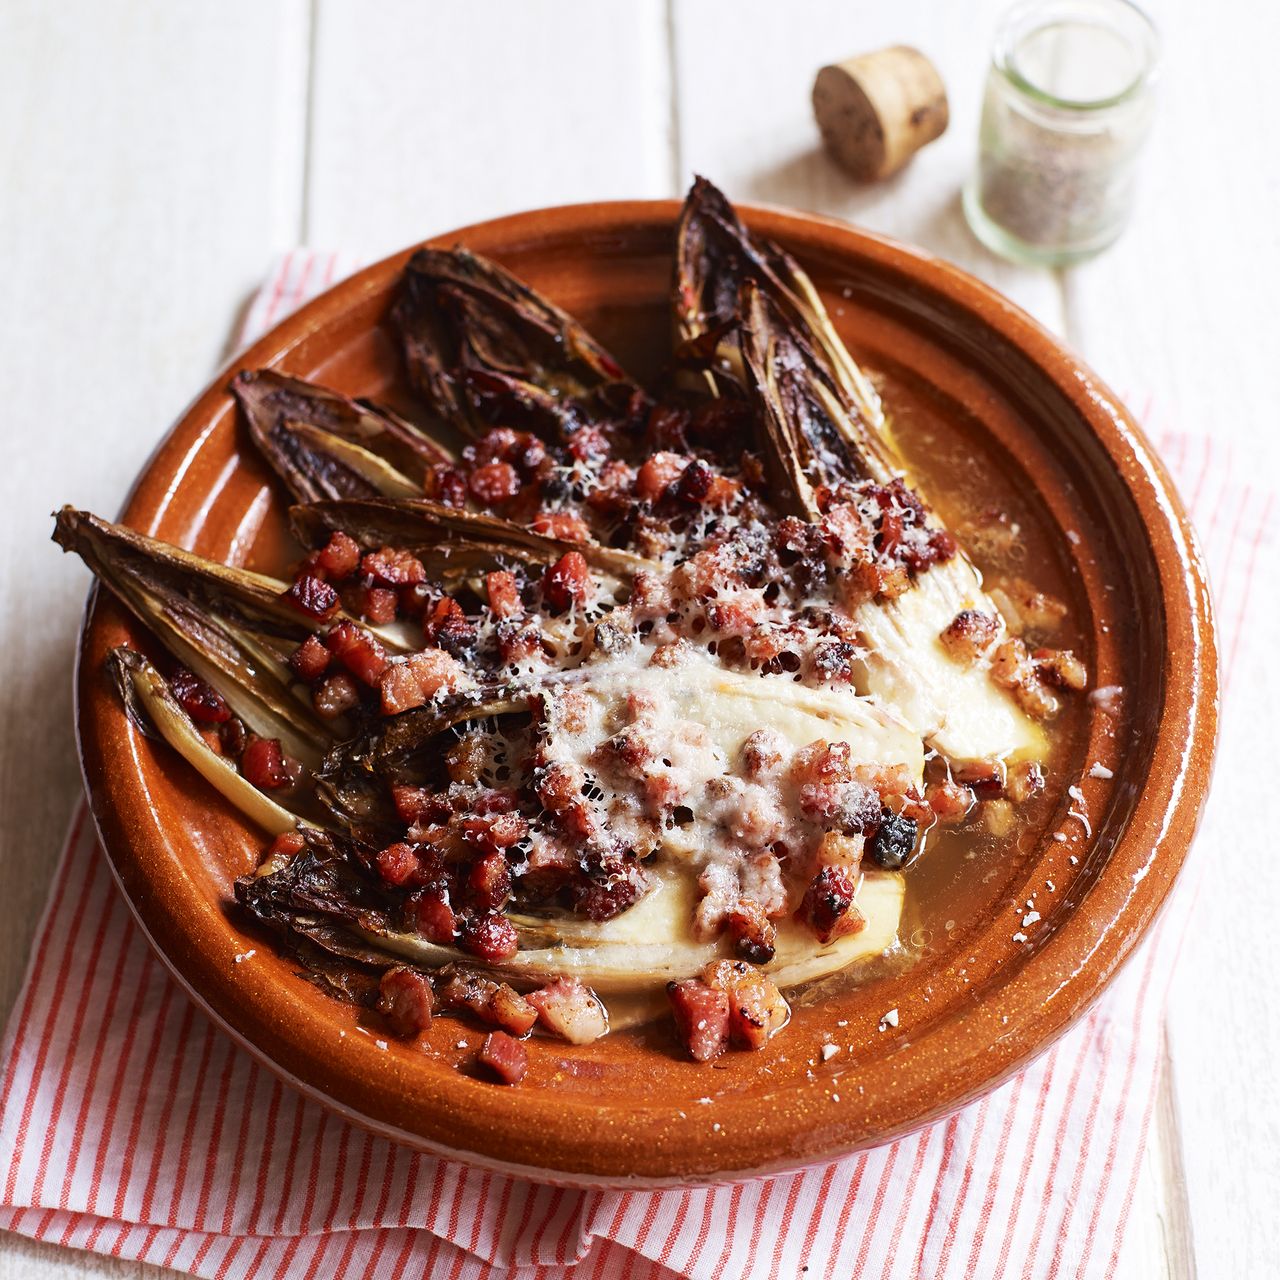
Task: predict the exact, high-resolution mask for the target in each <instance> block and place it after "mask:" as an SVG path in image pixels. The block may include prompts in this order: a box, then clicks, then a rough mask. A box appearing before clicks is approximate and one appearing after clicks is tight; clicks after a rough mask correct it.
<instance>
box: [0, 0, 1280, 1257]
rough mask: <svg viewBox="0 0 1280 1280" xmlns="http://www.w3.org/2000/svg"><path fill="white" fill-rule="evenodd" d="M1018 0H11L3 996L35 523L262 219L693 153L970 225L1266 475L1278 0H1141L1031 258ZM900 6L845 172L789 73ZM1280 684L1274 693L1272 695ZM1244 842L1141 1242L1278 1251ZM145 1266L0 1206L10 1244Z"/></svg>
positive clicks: (664, 173)
mask: <svg viewBox="0 0 1280 1280" xmlns="http://www.w3.org/2000/svg"><path fill="white" fill-rule="evenodd" d="M1002 5H1003V0H981V3H957V2H956V0H897V2H896V3H894V4H884V3H873V0H859V2H853V0H844V2H843V3H836V2H834V0H833V2H829V3H828V2H822V3H819V2H816V0H813V2H809V0H791V2H790V3H786V4H782V3H778V0H737V2H736V3H734V4H732V5H730V4H729V3H727V2H726V0H721V3H713V0H669V3H667V4H666V5H665V6H664V5H663V4H662V3H660V2H659V0H641V2H633V3H626V4H623V3H614V4H608V3H602V2H601V0H595V2H594V3H592V0H571V2H570V0H558V2H556V3H552V2H551V0H524V2H523V3H520V4H516V3H511V4H500V3H488V2H485V0H465V2H464V0H458V2H457V3H452V4H444V3H436V4H427V3H419V4H415V3H411V2H410V0H383V2H382V3H380V4H377V5H373V4H368V3H357V0H311V2H310V3H306V0H275V2H265V0H221V3H219V4H217V5H198V4H195V3H193V2H186V0H117V2H107V0H97V2H90V0H80V2H79V3H74V2H72V0H67V2H66V3H63V4H49V3H42V2H41V0H8V2H7V3H6V4H4V5H3V6H0V246H3V249H2V250H0V253H2V254H3V259H2V260H3V264H4V271H3V281H4V283H3V287H2V288H0V388H2V389H3V393H4V416H3V426H2V427H0V432H2V434H3V440H4V443H5V445H6V453H7V458H8V461H7V463H6V465H5V466H4V467H3V468H0V600H3V613H2V614H0V617H2V618H3V622H2V623H0V626H2V627H3V631H2V632H0V654H3V659H4V672H5V675H4V678H3V679H2V680H0V723H3V725H4V726H5V728H4V732H3V737H2V739H0V850H2V851H3V853H2V854H0V1018H2V1017H3V1016H5V1015H6V1014H7V1012H8V1010H9V1008H10V1007H11V1005H12V1003H13V999H14V996H15V994H16V992H17V989H18V986H19V983H20V981H21V977H22V972H23V969H24V966H25V963H26V958H27V953H28V950H29V946H30V941H31V936H32V932H33V930H34V927H35V922H36V919H37V916H38V914H39V910H40V907H41V905H42V903H43V901H44V897H45V892H46V887H47V881H48V878H49V874H50V871H51V862H50V860H51V858H52V856H53V854H54V852H55V850H56V848H57V846H58V842H59V840H60V838H61V834H62V828H63V824H64V822H65V820H66V817H67V815H68V813H69V812H70V809H71V806H72V803H73V799H74V797H75V795H76V792H77V789H78V787H79V777H78V774H77V771H76V765H75V754H74V747H73V742H72V726H71V706H70V671H71V661H72V652H73V645H74V640H75V630H76V624H77V620H78V615H79V611H80V607H81V603H82V601H83V596H84V591H85V588H86V586H87V578H86V576H85V575H84V574H83V573H82V572H81V571H80V570H79V569H78V568H77V566H76V565H74V564H73V563H72V562H71V561H69V560H62V559H61V558H60V557H59V556H58V554H57V553H56V551H55V550H54V548H53V547H52V546H51V545H50V544H49V543H48V541H47V539H48V535H49V530H50V521H49V519H48V513H49V512H50V511H51V510H52V509H53V508H54V507H55V506H57V505H59V504H60V503H62V502H64V501H72V502H75V503H76V504H77V505H81V506H87V507H90V508H92V509H94V510H97V511H102V512H107V513H110V512H113V511H115V510H116V509H117V508H118V507H119V504H120V501H121V498H122V495H123V494H124V493H125V491H126V488H127V486H128V483H129V481H130V479H131V477H132V476H133V475H134V473H135V472H136V471H137V470H138V468H139V467H140V466H141V464H142V463H143V461H144V460H145V458H146V456H147V454H148V453H149V451H150V450H151V448H152V446H153V445H154V444H155V442H156V440H157V439H158V438H159V436H160V434H161V433H162V431H163V430H164V429H165V428H166V427H167V426H168V424H169V423H170V422H171V421H172V420H173V419H174V417H175V416H176V415H177V414H178V412H179V411H180V410H181V409H182V408H183V406H184V404H185V402H186V400H187V399H188V397H189V396H190V395H191V394H192V393H193V392H194V391H195V390H197V389H198V388H199V387H200V386H201V385H202V384H203V383H204V382H205V381H206V380H207V378H208V377H209V375H210V373H211V372H212V371H213V369H214V367H215V366H216V365H217V364H219V363H220V362H221V360H222V359H223V358H224V357H225V356H226V355H228V354H229V352H228V349H227V348H228V335H229V334H230V332H231V330H232V328H233V326H234V325H235V323H236V321H237V318H238V317H239V316H240V314H241V312H242V311H243V308H244V306H245V304H246V302H247V300H248V299H249V297H250V295H251V293H252V291H253V289H254V286H255V284H256V283H257V282H258V281H259V279H260V278H261V276H262V275H263V273H264V271H265V270H266V269H267V267H268V265H269V263H270V261H271V259H272V256H273V254H274V253H275V252H277V251H279V250H280V249H283V248H286V247H288V246H291V245H294V244H298V243H307V244H310V245H314V246H320V247H325V248H340V249H345V250H348V251H351V252H355V253H359V254H361V255H363V256H365V257H373V256H376V255H379V254H382V253H384V252H388V251H390V250H392V249H395V248H398V247H399V246H401V245H402V244H405V243H408V242H410V241H413V240H417V239H420V238H422V237H424V236H426V235H429V234H433V233H436V232H439V231H443V230H446V229H448V228H450V227H452V226H457V225H460V224H462V223H465V222H468V221H472V220H476V219H480V218H485V217H489V216H492V215H495V214H500V213H505V212H509V211H512V210H515V209H518V208H522V207H530V206H535V205H540V204H552V203H562V202H567V201H574V200H586V199H595V198H608V197H621V196H673V195H676V194H678V193H680V192H681V191H682V190H683V189H684V187H685V186H686V184H687V182H688V179H689V177H690V175H691V174H692V173H693V172H694V171H695V170H696V171H699V172H702V173H705V174H707V175H708V176H710V177H712V178H713V179H714V180H715V181H716V182H718V183H719V184H721V185H722V186H723V187H724V188H725V189H726V190H727V191H728V193H729V194H730V195H731V196H732V197H734V198H736V199H741V200H747V201H774V202H778V203H785V204H791V205H796V206H799V207H801V208H809V209H817V210H820V211H822V212H825V213H831V214H837V215H840V216H843V217H848V218H850V219H852V220H854V221H857V222H861V223H863V224H865V225H867V226H870V227H873V228H875V229H877V230H883V231H886V232H889V233H891V234H893V235H895V236H898V237H900V238H903V239H906V240H910V241H914V242H916V243H918V244H921V245H923V246H925V247H926V248H928V249H931V250H933V251H935V252H937V253H939V254H941V255H943V256H945V257H948V258H950V259H952V260H954V261H956V262H959V263H960V264H961V265H963V266H965V267H967V268H968V269H969V270H971V271H974V272H976V273H977V274H978V275H980V276H982V277H983V278H984V279H986V280H988V281H990V282H991V283H993V284H994V285H996V286H997V287H999V288H1001V289H1003V290H1004V291H1005V292H1007V293H1008V294H1010V295H1011V296H1012V297H1013V298H1014V299H1016V300H1017V301H1018V302H1020V303H1021V304H1022V305H1023V306H1025V307H1027V308H1028V309H1029V310H1030V311H1032V312H1033V313H1034V314H1035V315H1036V316H1038V317H1039V318H1040V319H1041V320H1042V321H1044V322H1045V323H1046V324H1047V325H1049V326H1050V327H1051V328H1052V329H1054V330H1056V331H1058V332H1059V333H1062V334H1064V335H1065V336H1066V337H1067V338H1068V340H1069V341H1070V342H1071V343H1072V344H1074V345H1075V346H1076V347H1077V348H1078V349H1080V350H1081V351H1082V352H1083V353H1084V355H1085V356H1086V357H1087V358H1088V359H1089V360H1090V361H1091V362H1092V363H1093V364H1094V365H1095V367H1097V368H1098V369H1099V370H1100V371H1101V372H1102V374H1103V375H1104V376H1106V377H1107V378H1108V379H1109V380H1111V381H1112V382H1113V384H1114V385H1116V386H1118V387H1129V388H1141V389H1143V390H1155V391H1157V392H1158V393H1159V395H1160V396H1161V398H1162V400H1163V402H1164V403H1165V404H1166V405H1167V406H1168V407H1169V408H1170V409H1171V410H1172V411H1173V412H1174V416H1175V417H1176V420H1177V422H1178V424H1179V425H1180V426H1182V427H1183V428H1184V429H1188V430H1203V429H1205V428H1209V429H1211V430H1213V431H1215V432H1220V433H1222V434H1223V435H1228V436H1230V437H1231V438H1232V439H1233V440H1234V441H1235V442H1236V445H1237V447H1239V448H1240V449H1241V450H1248V451H1251V452H1250V456H1251V457H1256V458H1257V459H1258V464H1257V465H1258V468H1259V473H1260V474H1261V473H1263V472H1266V473H1269V474H1270V475H1271V476H1272V477H1273V479H1274V477H1275V476H1276V474H1277V469H1276V456H1277V455H1276V450H1275V447H1274V441H1273V440H1272V439H1271V436H1272V435H1273V434H1274V422H1275V420H1276V416H1277V410H1276V407H1275V404H1276V393H1275V389H1274V388H1275V378H1274V370H1275V366H1276V363H1277V349H1276V340H1277V337H1280V332H1278V326H1277V323H1276V320H1275V316H1276V310H1277V308H1276V300H1275V297H1274V294H1275V290H1276V286H1277V285H1278V284H1280V234H1278V233H1277V229H1276V228H1277V217H1278V215H1280V144H1277V142H1276V139H1275V135H1274V108H1273V104H1272V99H1273V97H1274V82H1275V70H1274V65H1275V64H1274V48H1275V43H1276V39H1277V37H1280V19H1277V17H1276V13H1275V10H1274V9H1273V8H1272V7H1270V6H1267V7H1263V6H1261V5H1250V4H1246V2H1245V0H1232V3H1225V2H1222V0H1220V2H1219V3H1217V4H1214V5H1205V4H1198V3H1193V0H1185V2H1184V3H1182V4H1177V5H1175V4H1174V3H1172V0H1166V3H1163V4H1159V5H1157V16H1158V17H1159V18H1160V20H1161V22H1162V25H1163V28H1164V31H1165V34H1166V63H1165V77H1164V94H1163V102H1162V106H1161V110H1160V114H1159V122H1158V126H1157V130H1156V134H1155V136H1154V138H1153V140H1152V143H1151V145H1150V148H1149V154H1148V156H1147V164H1146V167H1145V176H1144V181H1143V184H1142V203H1141V207H1140V210H1139V213H1138V216H1137V219H1136V221H1135V224H1134V226H1133V227H1132V228H1131V230H1130V231H1129V233H1128V234H1127V236H1126V237H1125V238H1124V240H1123V241H1122V242H1121V243H1120V244H1119V245H1118V246H1117V247H1116V248H1115V249H1114V250H1113V251H1111V252H1110V253H1108V254H1106V255H1105V256H1104V257H1103V258H1101V259H1100V260H1098V261H1096V262H1094V263H1092V264H1090V265H1088V266H1085V267H1082V268H1077V269H1074V270H1071V271H1047V270H1037V271H1031V270H1022V269H1018V268H1014V267H1011V266H1009V265H1007V264H1004V263H1001V262H999V261H997V260H996V259H994V258H993V257H991V256H990V255H989V254H987V253H986V252H985V251H983V250H982V249H981V248H980V247H979V246H978V245H977V243H976V242H975V241H974V240H973V238H972V237H971V236H970V235H969V233H968V231H967V230H966V228H965V226H964V223H963V220H962V217H961V214H960V210H959V188H960V184H961V181H962V179H963V177H964V175H965V173H966V171H967V169H968V167H969V165H970V163H971V161H972V157H973V153H974V147H975V136H976V124H977V111H978V103H979V94H980V87H981V82H982V78H983V74H984V67H985V62H986V56H987V51H988V48H989V46H990V40H991V34H992V32H993V30H994V26H995V22H996V18H997V15H998V13H999V11H1000V9H1001V8H1002ZM898 42H905V43H911V44H915V45H917V46H919V47H920V48H922V49H923V50H925V51H926V52H927V53H928V54H929V55H930V56H931V57H933V58H934V60H935V61H936V62H937V63H938V65H939V67H940V69H941V71H942V73H943V76H944V78H945V80H946V82H947V84H948V86H949V89H950V93H951V101H952V124H951V127H950V130H949V131H948V133H947V134H946V136H945V137H944V138H943V139H942V140H940V141H939V142H938V143H937V144H935V145H934V146H933V147H931V148H930V149H929V150H928V151H927V152H925V153H923V154H922V155H921V156H920V157H919V158H918V159H917V161H916V162H915V163H914V164H913V165H912V166H911V168H910V169H909V170H908V171H907V172H906V173H904V174H903V175H901V176H900V177H899V178H898V179H896V180H894V181H892V182H890V183H888V184H887V185H882V186H878V187H873V188H869V189H860V188H857V187H855V186H853V185H852V184H851V183H850V182H848V181H847V180H846V179H845V178H843V177H842V176H841V175H840V174H839V173H838V172H836V171H835V170H834V169H832V168H831V167H830V165H829V164H828V163H827V161H826V160H825V159H824V158H823V156H822V155H821V153H820V152H819V151H818V150H817V147H816V141H817V140H816V133H815V130H814V128H813V125H812V121H811V118H810V114H809V106H808V93H809V86H810V83H811V80H812V76H813V73H814V71H815V70H816V69H817V67H818V66H820V65H821V64H822V63H823V62H826V61H830V60H833V59H836V58H840V57H844V56H847V55H849V54H852V53H855V52H860V51H863V50H866V49H871V48H876V47H878V46H880V45H884V44H889V43H898ZM1272 589H1274V578H1273V579H1272ZM1275 693H1276V691H1275V688H1274V684H1273V686H1272V687H1271V689H1270V690H1269V691H1268V690H1265V689H1264V690H1262V691H1261V693H1260V696H1261V697H1269V698H1270V707H1271V709H1272V710H1273V711H1274V710H1276V709H1277V702H1276V696H1275ZM1265 710H1266V708H1265V706H1264V707H1261V708H1260V714H1262V713H1265ZM1253 844H1254V847H1253V848H1252V849H1242V850H1240V851H1239V852H1238V859H1237V861H1236V862H1235V863H1234V865H1233V866H1232V867H1231V868H1230V869H1229V872H1228V874H1229V875H1230V877H1231V879H1230V881H1228V880H1227V879H1226V878H1225V877H1224V878H1223V879H1222V880H1221V881H1217V883H1220V884H1222V885H1224V886H1228V885H1229V886H1230V889H1231V892H1230V893H1216V892H1214V891H1213V890H1212V887H1211V890H1210V892H1208V893H1207V894H1206V895H1205V898H1204V901H1203V903H1202V906H1201V908H1200V912H1201V917H1200V919H1198V921H1197V927H1196V929H1195V932H1194V936H1193V937H1192V938H1191V940H1190V942H1189V943H1188V946H1187V949H1186V951H1185V953H1184V957H1183V961H1182V965H1181V969H1180V972H1179V976H1178V978H1177V981H1176V984H1175V988H1174V996H1173V1003H1172V1008H1171V1010H1170V1018H1169V1035H1168V1042H1169V1045H1170V1055H1169V1056H1170V1060H1171V1064H1172V1070H1171V1071H1167V1072H1166V1079H1165V1090H1164V1105H1163V1106H1162V1107H1161V1108H1160V1113H1159V1124H1158V1131H1157V1141H1156V1142H1155V1143H1153V1145H1152V1150H1151V1154H1150V1157H1149V1159H1148V1162H1147V1164H1148V1167H1147V1170H1146V1173H1145V1175H1144V1177H1143V1179H1142V1186H1141V1191H1140V1203H1139V1204H1138V1205H1136V1206H1135V1211H1134V1218H1133V1221H1134V1226H1133V1229H1132V1230H1131V1233H1130V1236H1131V1238H1130V1240H1129V1243H1128V1246H1127V1248H1126V1252H1125V1256H1124V1259H1123V1262H1122V1266H1121V1270H1120V1274H1121V1275H1122V1276H1124V1277H1131V1276H1132V1277H1148V1276H1150V1277H1156V1276H1159V1277H1164V1276H1167V1275H1172V1276H1177V1277H1184V1276H1189V1275H1192V1274H1194V1273H1195V1269H1196V1265H1197V1264H1198V1268H1199V1274H1200V1275H1202V1276H1204V1277H1217V1276H1231V1277H1241V1276H1246V1275H1249V1276H1272V1275H1275V1274H1276V1273H1277V1268H1280V1214H1278V1213H1277V1208H1278V1207H1280V1091H1278V1090H1277V1087H1276V1084H1275V1081H1276V1078H1277V1049H1280V1033H1278V1032H1277V1028H1276V1026H1275V1022H1274V1003H1275V997H1274V991H1275V978H1274V974H1275V968H1274V958H1273V957H1274V943H1273V941H1272V935H1273V932H1274V921H1275V920H1276V918H1277V914H1278V913H1277V907H1280V859H1277V858H1276V856H1275V854H1274V851H1273V849H1272V848H1271V847H1270V842H1269V841H1268V839H1267V837H1266V836H1265V835H1262V836H1261V837H1259V836H1258V835H1255V836H1254V838H1253ZM1245 899H1247V900H1248V905H1249V907H1250V910H1249V914H1248V917H1247V918H1248V922H1249V927H1248V928H1247V929H1246V930H1245V933H1244V935H1243V936H1240V933H1239V930H1240V921H1241V916H1240V910H1241V905H1242V901H1243V900H1245ZM1268 1001H1270V1002H1271V1005H1272V1013H1271V1015H1270V1018H1271V1021H1270V1022H1268V1020H1267V1019H1268V1015H1267V1014H1266V1013H1265V1012H1260V1011H1265V1010H1266V1008H1267V1004H1268ZM1192 1242H1194V1244H1193V1243H1192ZM152 1270H153V1269H152V1268H149V1267H143V1266H138V1265H133V1264H123V1263H111V1262H109V1261H104V1260H101V1259H98V1258H95V1257H92V1256H89V1255H84V1254H73V1253H69V1252H64V1251H61V1250H57V1249H54V1248H51V1247H46V1246H36V1245H33V1244H31V1243H29V1242H27V1241H24V1240H20V1239H17V1238H15V1237H13V1236H0V1280H9V1278H10V1277H19V1276H21V1277H53V1276H71V1275H94V1276H97V1275H102V1276H106V1275H111V1276H135V1275H142V1274H144V1273H147V1272H151V1271H152Z"/></svg>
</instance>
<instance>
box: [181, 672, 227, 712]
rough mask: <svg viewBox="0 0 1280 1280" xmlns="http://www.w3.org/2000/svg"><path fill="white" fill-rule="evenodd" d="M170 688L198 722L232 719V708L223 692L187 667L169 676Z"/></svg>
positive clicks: (184, 708)
mask: <svg viewBox="0 0 1280 1280" xmlns="http://www.w3.org/2000/svg"><path fill="white" fill-rule="evenodd" d="M169 688H170V690H171V691H172V693H173V696H174V697H175V698H177V700H178V702H179V704H180V705H181V707H182V709H183V711H185V712H186V713H187V715H189V716H190V717H191V718H192V720H194V721H195V722H196V724H225V723H226V722H227V721H228V720H230V719H231V708H230V707H229V706H227V703H226V699H225V698H223V696H222V694H220V693H219V692H218V691H217V689H215V688H214V687H213V686H212V685H211V684H207V683H205V681H203V680H201V679H200V677H199V676H198V675H196V674H195V672H193V671H188V670H187V669H186V667H179V668H178V669H177V670H176V671H175V672H174V673H173V675H171V676H170V677H169Z"/></svg>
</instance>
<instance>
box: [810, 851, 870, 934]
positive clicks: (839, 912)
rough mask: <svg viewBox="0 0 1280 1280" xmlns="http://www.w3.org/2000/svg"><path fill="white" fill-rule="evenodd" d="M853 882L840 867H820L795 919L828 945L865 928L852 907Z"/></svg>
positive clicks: (865, 920) (860, 914) (864, 920)
mask: <svg viewBox="0 0 1280 1280" xmlns="http://www.w3.org/2000/svg"><path fill="white" fill-rule="evenodd" d="M853 897H854V882H853V881H852V880H851V879H850V878H849V875H848V873H847V872H846V871H844V869H843V868H841V867H823V868H822V869H821V870H820V871H819V872H818V874H817V875H815V876H814V877H813V879H812V881H810V883H809V887H808V889H806V890H805V894H804V900H803V901H802V902H801V904H800V910H799V911H798V912H797V913H796V915H797V917H798V918H799V919H800V920H802V921H804V923H805V924H807V925H808V926H809V928H810V929H812V930H813V932H814V933H815V934H816V935H817V938H818V941H819V942H830V941H831V940H832V939H833V938H840V937H843V936H844V935H845V934H847V933H858V932H859V931H860V930H862V929H864V928H865V927H866V923H867V918H866V916H864V915H863V914H862V912H861V911H859V910H858V908H857V907H856V906H854V903H853Z"/></svg>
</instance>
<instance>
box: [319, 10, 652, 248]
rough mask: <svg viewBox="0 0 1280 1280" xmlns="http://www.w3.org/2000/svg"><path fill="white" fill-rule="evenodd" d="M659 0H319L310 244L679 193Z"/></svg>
mask: <svg viewBox="0 0 1280 1280" xmlns="http://www.w3.org/2000/svg"><path fill="white" fill-rule="evenodd" d="M667 70H668V59H667V49H666V25H665V17H664V11H663V9H662V6H661V4H660V3H659V0H641V2H640V3H636V4H629V5H625V6H622V5H618V6H610V5H600V4H596V3H592V0H572V2H571V3H564V2H563V0H526V3H522V4H519V5H495V4H491V3H489V4H486V3H472V4H467V5H449V6H445V5H422V4H417V3H414V2H413V0H393V2H391V3H382V4H379V5H376V6H372V5H365V4H356V3H352V2H351V0H320V4H319V7H318V14H317V24H316V32H315V69H314V73H313V87H312V103H313V116H312V125H311V135H310V158H309V163H308V186H307V219H306V228H307V238H308V240H309V241H310V243H312V244H315V245H319V246H323V247H331V246H333V247H339V248H343V249H347V250H350V251H353V252H359V253H361V254H363V255H365V256H369V257H371V256H375V255H380V254H383V253H389V252H391V251H392V250H394V249H398V248H400V247H401V246H403V245H405V244H409V243H412V242H413V241H415V240H421V239H423V238H425V237H426V236H428V235H432V234H435V233H437V232H440V231H446V230H448V229H449V228H451V227H455V226H461V225H462V224H464V223H467V222H472V221H476V220H478V219H482V218H489V217H494V216H496V215H498V214H503V213H510V212H513V211H515V210H518V209H523V208H533V207H536V206H538V205H548V204H566V203H570V202H573V201H578V200H596V199H617V198H624V197H648V196H661V195H667V194H669V193H670V190H671V187H672V166H671V161H670V150H669V123H670V94H669V92H668V76H667Z"/></svg>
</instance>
